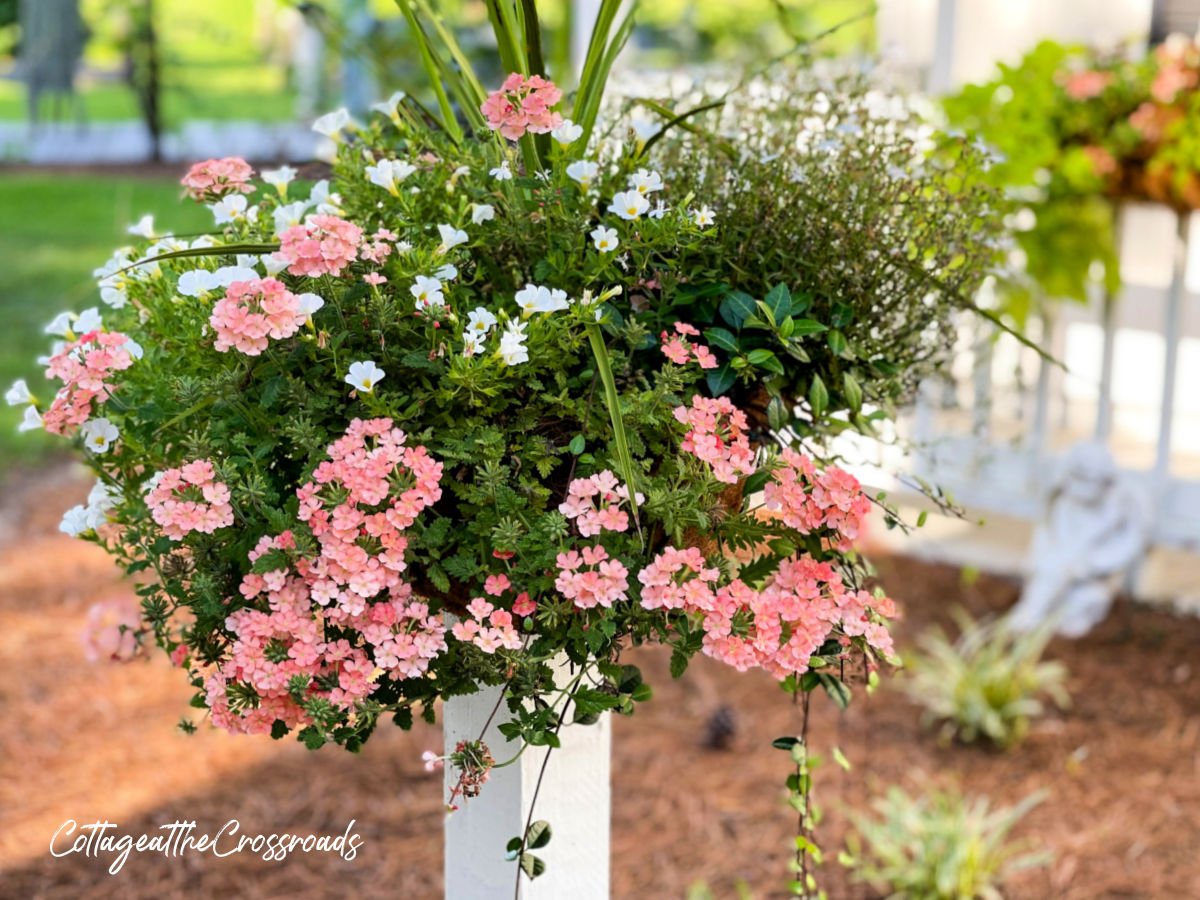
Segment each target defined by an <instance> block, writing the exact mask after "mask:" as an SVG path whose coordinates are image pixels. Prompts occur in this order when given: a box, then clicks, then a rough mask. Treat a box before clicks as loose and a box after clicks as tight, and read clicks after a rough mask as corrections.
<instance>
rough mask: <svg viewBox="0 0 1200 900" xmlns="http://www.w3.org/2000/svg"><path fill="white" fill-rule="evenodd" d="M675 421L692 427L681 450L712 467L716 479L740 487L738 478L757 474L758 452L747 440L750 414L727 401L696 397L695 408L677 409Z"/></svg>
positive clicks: (694, 398) (679, 407) (693, 405)
mask: <svg viewBox="0 0 1200 900" xmlns="http://www.w3.org/2000/svg"><path fill="white" fill-rule="evenodd" d="M675 418H676V419H678V420H679V421H680V422H682V423H683V424H684V425H687V426H688V429H689V430H688V432H687V434H686V435H684V438H683V442H682V443H681V444H680V445H679V449H680V450H683V451H684V452H685V453H691V454H692V455H693V456H695V457H696V458H697V459H700V460H703V461H704V462H706V463H708V464H709V466H711V467H712V473H713V477H714V478H715V479H717V481H723V482H725V483H726V484H736V483H737V481H738V475H739V474H741V475H750V474H753V472H754V451H753V450H751V449H750V439H749V437H748V436H747V433H746V432H747V429H748V427H749V426H748V424H747V422H746V414H745V413H743V412H742V411H741V410H740V409H738V408H737V407H736V406H734V405H733V404H732V403H731V402H730V401H729V398H727V397H718V398H716V399H715V400H714V399H712V398H710V397H701V396H700V395H699V394H697V395H696V396H694V397H692V405H691V407H690V408H689V407H687V406H678V407H676V408H675Z"/></svg>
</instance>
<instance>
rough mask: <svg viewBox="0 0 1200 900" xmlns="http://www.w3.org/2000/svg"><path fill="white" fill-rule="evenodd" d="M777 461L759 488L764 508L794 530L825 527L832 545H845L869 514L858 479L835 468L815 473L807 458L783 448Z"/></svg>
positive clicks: (866, 497) (867, 499) (811, 463)
mask: <svg viewBox="0 0 1200 900" xmlns="http://www.w3.org/2000/svg"><path fill="white" fill-rule="evenodd" d="M780 460H781V462H782V465H780V466H779V467H777V468H776V469H774V470H773V471H772V472H771V477H770V479H769V480H768V481H767V483H766V484H765V485H763V498H764V500H765V501H766V502H765V507H766V509H767V510H769V511H771V512H773V513H776V514H777V515H778V517H779V519H780V520H781V521H782V522H783V523H784V524H785V525H787V526H788V527H789V528H794V529H796V530H797V531H801V532H804V533H810V532H813V531H816V530H817V529H819V528H822V527H827V528H829V529H831V530H833V531H834V532H836V536H835V538H834V540H833V544H834V545H835V546H838V547H844V546H849V544H850V542H851V541H853V540H854V539H855V538H857V537H858V535H859V531H860V529H861V527H862V522H863V519H864V518H866V516H867V515H868V513H870V511H871V500H870V498H869V497H868V496H867V495H866V494H865V493H864V492H863V489H862V485H861V484H859V482H858V479H857V478H855V477H854V476H853V475H851V474H850V473H849V472H846V471H844V470H842V469H839V468H837V467H836V466H830V467H828V468H827V469H825V470H824V471H822V472H820V473H818V472H817V471H816V467H815V466H814V465H813V462H812V460H811V459H809V458H808V457H807V456H804V455H803V454H801V453H797V452H796V451H795V450H791V449H785V450H784V451H783V453H782V454H781V455H780Z"/></svg>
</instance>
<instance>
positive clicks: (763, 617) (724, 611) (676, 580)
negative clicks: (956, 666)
mask: <svg viewBox="0 0 1200 900" xmlns="http://www.w3.org/2000/svg"><path fill="white" fill-rule="evenodd" d="M718 576H719V572H718V570H717V569H715V568H708V567H706V565H705V559H704V556H703V554H702V553H701V552H700V550H699V549H697V548H695V547H689V548H687V549H684V550H678V549H676V548H674V547H667V548H666V549H664V550H663V551H662V553H660V554H659V555H658V556H657V557H656V558H655V559H654V560H652V561H651V562H650V564H649V565H648V566H647V567H646V568H645V569H643V570H642V571H641V572H640V573H639V574H638V580H639V581H640V582H641V583H642V606H643V607H645V608H646V609H660V608H662V609H675V610H682V611H684V612H687V613H691V614H695V615H698V616H700V617H701V618H702V620H703V625H704V632H705V636H704V652H705V653H706V654H707V655H709V656H712V657H714V658H715V659H719V660H721V661H722V662H725V663H727V664H728V665H731V666H733V667H735V668H737V669H738V670H740V671H745V670H746V669H749V668H751V667H754V666H758V667H761V668H763V669H765V670H766V671H768V672H770V673H771V674H772V675H774V676H775V677H776V678H778V679H780V680H782V679H784V678H786V677H787V676H788V675H791V674H793V673H800V672H805V671H807V670H808V665H809V659H810V657H812V656H813V655H814V654H815V653H816V652H817V650H818V649H819V648H820V647H821V645H822V644H824V643H825V641H826V640H828V639H829V638H830V636H831V635H833V634H834V631H835V629H837V628H840V629H841V631H840V635H839V640H840V641H841V642H842V643H843V645H845V644H848V643H849V639H850V638H852V637H857V636H862V637H864V638H865V639H866V641H867V643H868V644H870V645H871V646H872V647H874V648H875V649H876V650H878V651H880V652H881V653H884V654H887V655H890V654H892V652H893V646H892V639H891V635H890V634H889V633H888V630H887V627H886V626H885V625H883V624H882V623H881V622H879V621H877V620H876V619H877V617H878V616H884V617H886V616H892V615H894V614H895V604H894V603H892V601H891V600H889V599H887V598H886V597H885V598H878V599H876V598H874V597H872V596H871V595H870V594H868V593H867V592H866V591H850V590H848V589H847V588H846V586H845V585H844V584H843V582H842V580H841V576H839V575H838V573H837V571H836V570H835V569H834V568H833V567H832V566H830V565H829V564H828V563H819V562H817V561H815V560H813V559H811V558H809V557H793V558H792V559H787V560H784V561H783V562H781V563H780V565H779V568H778V570H777V571H776V572H775V574H774V575H773V576H772V577H771V578H770V579H768V581H767V583H766V584H765V585H764V586H763V588H762V589H761V590H755V589H754V588H752V587H750V586H749V585H747V584H746V583H745V582H743V581H741V580H737V579H735V580H734V581H732V582H731V583H729V584H728V585H725V586H724V587H720V588H716V587H714V585H715V583H716V581H717V579H718ZM873 614H874V615H873Z"/></svg>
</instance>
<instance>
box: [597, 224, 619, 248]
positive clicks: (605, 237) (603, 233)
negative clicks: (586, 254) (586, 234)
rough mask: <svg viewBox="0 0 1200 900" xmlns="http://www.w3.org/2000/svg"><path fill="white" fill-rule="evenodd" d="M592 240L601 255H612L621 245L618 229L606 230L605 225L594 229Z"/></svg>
mask: <svg viewBox="0 0 1200 900" xmlns="http://www.w3.org/2000/svg"><path fill="white" fill-rule="evenodd" d="M591 238H592V243H593V244H595V245H596V249H597V250H599V251H600V252H601V253H611V252H612V251H613V250H616V249H617V246H618V245H619V244H620V243H621V241H620V239H619V238H618V237H617V229H615V228H605V227H604V226H603V225H598V226H597V227H595V228H593V229H592V231H591Z"/></svg>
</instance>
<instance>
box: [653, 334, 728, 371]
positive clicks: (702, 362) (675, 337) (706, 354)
mask: <svg viewBox="0 0 1200 900" xmlns="http://www.w3.org/2000/svg"><path fill="white" fill-rule="evenodd" d="M674 327H675V334H670V333H669V332H666V331H664V332H663V333H662V334H661V335H659V340H661V341H662V352H663V353H664V354H665V355H666V357H667V359H669V360H671V362H673V363H675V364H676V365H680V366H686V365H687V364H688V363H689V362H692V361H693V360H694V361H695V362H696V363H697V364H698V365H699V366H700V368H702V369H715V368H716V367H717V365H718V363H717V358H716V357H715V356H713V354H712V351H711V350H709V349H708V347H706V346H705V345H704V344H693V343H691V342H690V341H689V340H688V337H696V336H698V335H699V334H700V332H699V331H697V330H696V328H695V326H692V325H689V324H688V323H687V322H676V323H675V326H674Z"/></svg>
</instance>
